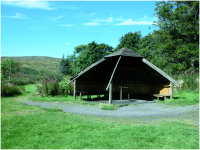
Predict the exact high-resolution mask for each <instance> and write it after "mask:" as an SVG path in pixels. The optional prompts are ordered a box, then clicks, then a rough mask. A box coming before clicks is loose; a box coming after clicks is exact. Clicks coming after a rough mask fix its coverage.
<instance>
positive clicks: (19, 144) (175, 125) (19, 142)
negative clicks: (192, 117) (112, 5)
mask: <svg viewBox="0 0 200 150" xmlns="http://www.w3.org/2000/svg"><path fill="white" fill-rule="evenodd" d="M34 90H35V85H28V86H26V93H24V94H23V95H21V96H16V97H12V98H11V97H9V98H2V100H1V106H2V107H1V108H2V109H1V115H2V116H1V117H2V120H1V148H2V149H46V148H48V149H84V148H85V149H198V148H199V132H198V129H196V128H194V127H193V126H192V125H188V124H186V123H180V122H177V121H172V122H168V121H163V122H161V123H160V124H156V123H155V124H151V125H148V124H140V125H139V124H135V123H133V122H131V123H130V122H126V121H123V120H122V121H116V120H115V119H114V118H106V117H94V116H87V115H78V114H70V113H64V112H61V111H60V110H57V109H45V108H40V107H37V106H27V105H25V104H22V103H20V102H19V101H20V100H23V99H24V100H26V98H27V97H28V96H31V95H32V94H33V92H34Z"/></svg>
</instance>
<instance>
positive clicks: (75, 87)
mask: <svg viewBox="0 0 200 150" xmlns="http://www.w3.org/2000/svg"><path fill="white" fill-rule="evenodd" d="M74 99H76V80H74Z"/></svg>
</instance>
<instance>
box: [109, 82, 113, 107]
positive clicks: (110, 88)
mask: <svg viewBox="0 0 200 150" xmlns="http://www.w3.org/2000/svg"><path fill="white" fill-rule="evenodd" d="M110 104H112V82H111V83H110V85H109V105H110Z"/></svg>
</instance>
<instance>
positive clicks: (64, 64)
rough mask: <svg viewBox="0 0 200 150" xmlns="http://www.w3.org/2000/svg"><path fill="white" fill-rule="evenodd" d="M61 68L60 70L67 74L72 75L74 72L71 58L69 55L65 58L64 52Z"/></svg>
mask: <svg viewBox="0 0 200 150" xmlns="http://www.w3.org/2000/svg"><path fill="white" fill-rule="evenodd" d="M59 69H60V72H62V73H63V74H65V75H70V74H71V72H72V70H71V63H70V60H69V58H68V57H67V58H65V55H64V54H63V57H62V59H61V61H60V65H59Z"/></svg>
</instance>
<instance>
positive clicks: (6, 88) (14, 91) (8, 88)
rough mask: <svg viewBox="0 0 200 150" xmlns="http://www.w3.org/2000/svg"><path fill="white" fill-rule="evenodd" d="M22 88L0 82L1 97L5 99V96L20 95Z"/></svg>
mask: <svg viewBox="0 0 200 150" xmlns="http://www.w3.org/2000/svg"><path fill="white" fill-rule="evenodd" d="M24 90H25V89H24V87H23V86H22V87H18V86H17V85H13V84H11V83H5V82H1V96H2V97H7V96H14V95H20V94H21V93H22V91H24Z"/></svg>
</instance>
